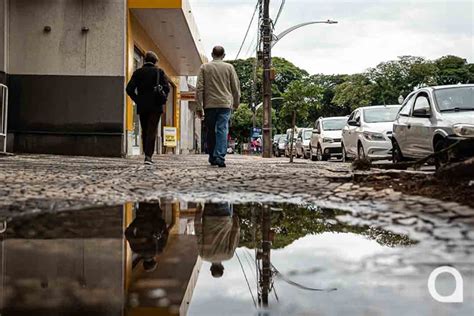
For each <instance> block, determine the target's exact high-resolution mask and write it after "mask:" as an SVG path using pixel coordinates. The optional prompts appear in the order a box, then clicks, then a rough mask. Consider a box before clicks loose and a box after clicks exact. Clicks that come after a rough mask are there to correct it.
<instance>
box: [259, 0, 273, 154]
mask: <svg viewBox="0 0 474 316" xmlns="http://www.w3.org/2000/svg"><path fill="white" fill-rule="evenodd" d="M261 31H262V38H263V157H264V158H271V157H272V100H271V99H272V82H271V66H272V53H271V50H272V47H271V44H272V26H271V20H270V0H263V24H262V30H261Z"/></svg>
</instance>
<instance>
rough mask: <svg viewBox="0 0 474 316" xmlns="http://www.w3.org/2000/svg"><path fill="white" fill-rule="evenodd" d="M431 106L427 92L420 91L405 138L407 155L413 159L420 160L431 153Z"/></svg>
mask: <svg viewBox="0 0 474 316" xmlns="http://www.w3.org/2000/svg"><path fill="white" fill-rule="evenodd" d="M431 104H432V102H431V101H430V97H429V94H428V93H427V92H425V91H422V92H420V93H418V94H417V95H416V98H415V102H414V105H413V110H412V112H411V116H410V119H409V122H408V126H407V137H406V142H407V146H408V148H409V154H410V155H411V156H413V157H417V158H421V157H424V156H427V155H429V154H431V153H432V145H431V141H432V135H431V125H432V122H431V119H432V115H433V108H432V105H431Z"/></svg>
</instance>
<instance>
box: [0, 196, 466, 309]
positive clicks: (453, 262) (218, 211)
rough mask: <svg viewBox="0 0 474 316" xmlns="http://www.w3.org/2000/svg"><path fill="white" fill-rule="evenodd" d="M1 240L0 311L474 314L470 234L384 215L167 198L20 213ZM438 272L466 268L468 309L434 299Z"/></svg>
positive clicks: (440, 283) (447, 283)
mask: <svg viewBox="0 0 474 316" xmlns="http://www.w3.org/2000/svg"><path fill="white" fill-rule="evenodd" d="M368 219H370V223H371V225H368V224H367V223H369V222H368ZM400 223H404V225H400ZM0 238H1V239H0V240H1V248H0V250H1V252H0V254H1V256H0V259H1V260H0V262H1V265H0V290H1V292H0V311H1V312H0V314H1V315H150V314H157V315H179V314H186V313H187V314H189V315H257V314H262V315H346V314H348V315H349V314H350V315H400V314H406V315H468V314H469V315H470V314H472V312H473V311H474V299H473V298H474V289H473V284H474V282H473V280H474V268H473V261H474V257H473V250H474V240H472V232H470V231H469V229H468V228H467V227H464V226H462V225H458V224H451V223H449V222H447V221H446V222H443V221H439V220H437V221H433V222H432V221H430V220H429V219H426V218H418V217H416V216H410V217H409V218H403V214H395V213H390V212H387V211H385V212H384V213H383V214H381V213H380V214H377V213H370V214H363V213H354V212H349V211H341V210H335V209H322V208H316V207H303V206H297V205H291V204H241V205H231V204H229V203H185V202H176V201H171V202H170V201H165V200H163V201H160V202H157V203H136V204H131V203H129V204H126V205H124V206H117V207H107V208H99V209H89V210H83V211H75V212H61V213H57V214H43V215H41V214H40V215H35V216H29V217H23V218H17V219H14V220H12V221H10V222H8V223H7V228H6V230H5V231H4V232H3V233H1V234H0ZM470 238H471V239H470ZM441 265H450V266H453V267H455V268H456V269H458V270H459V271H460V273H461V274H462V276H463V279H464V302H463V303H458V304H442V303H439V302H436V301H435V300H433V299H432V298H431V296H430V294H429V292H428V288H427V281H428V276H429V274H430V273H431V271H432V270H433V269H434V268H436V267H438V266H441ZM436 288H437V290H438V292H439V293H440V294H441V295H448V294H450V293H451V292H452V291H453V290H454V281H453V279H452V278H450V277H449V276H448V277H447V276H446V275H444V276H440V277H439V278H438V280H437V283H436Z"/></svg>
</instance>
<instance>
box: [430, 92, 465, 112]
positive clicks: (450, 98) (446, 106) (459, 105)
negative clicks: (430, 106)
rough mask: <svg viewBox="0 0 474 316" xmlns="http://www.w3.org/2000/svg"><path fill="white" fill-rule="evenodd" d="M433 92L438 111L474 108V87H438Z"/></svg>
mask: <svg viewBox="0 0 474 316" xmlns="http://www.w3.org/2000/svg"><path fill="white" fill-rule="evenodd" d="M434 94H435V97H436V102H437V103H438V107H439V110H440V111H472V110H474V87H456V88H449V89H439V90H435V92H434Z"/></svg>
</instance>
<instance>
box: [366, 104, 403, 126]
mask: <svg viewBox="0 0 474 316" xmlns="http://www.w3.org/2000/svg"><path fill="white" fill-rule="evenodd" d="M399 110H400V107H398V106H396V107H383V108H379V107H377V108H373V109H371V108H368V109H364V121H365V122H366V123H383V122H393V121H395V119H396V118H397V114H398V111H399Z"/></svg>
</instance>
